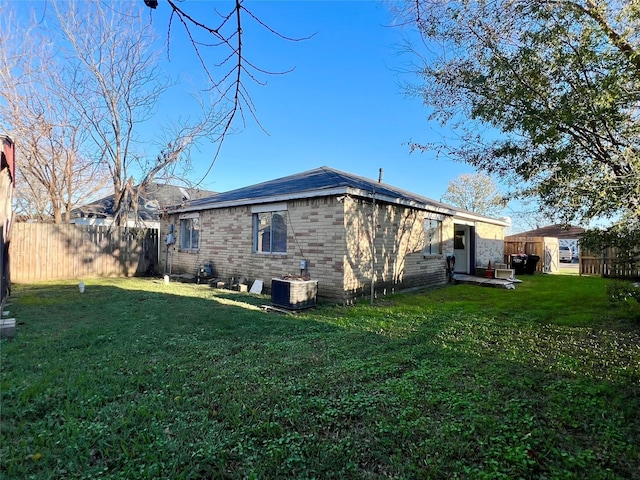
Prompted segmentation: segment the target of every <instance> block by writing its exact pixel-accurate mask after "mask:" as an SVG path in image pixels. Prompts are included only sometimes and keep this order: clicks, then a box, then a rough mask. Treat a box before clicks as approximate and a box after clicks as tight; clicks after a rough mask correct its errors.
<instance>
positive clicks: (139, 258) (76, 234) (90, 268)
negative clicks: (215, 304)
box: [9, 223, 159, 283]
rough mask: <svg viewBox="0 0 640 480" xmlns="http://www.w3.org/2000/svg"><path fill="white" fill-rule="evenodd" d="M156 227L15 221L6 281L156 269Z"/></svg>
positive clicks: (124, 273)
mask: <svg viewBox="0 0 640 480" xmlns="http://www.w3.org/2000/svg"><path fill="white" fill-rule="evenodd" d="M158 239H159V235H158V232H157V231H156V230H155V229H133V228H124V227H112V228H111V229H109V228H108V227H102V226H100V227H96V226H88V225H67V224H64V225H58V224H43V223H15V224H13V226H12V231H11V243H10V247H9V249H10V262H11V279H12V281H15V282H18V283H20V282H32V281H39V280H61V279H72V278H90V277H101V276H132V275H135V274H138V275H140V274H144V273H148V272H150V271H152V272H155V271H156V269H157V265H158Z"/></svg>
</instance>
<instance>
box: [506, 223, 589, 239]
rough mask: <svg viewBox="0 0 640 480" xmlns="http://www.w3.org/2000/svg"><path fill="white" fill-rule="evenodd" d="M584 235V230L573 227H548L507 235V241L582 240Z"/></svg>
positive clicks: (559, 225)
mask: <svg viewBox="0 0 640 480" xmlns="http://www.w3.org/2000/svg"><path fill="white" fill-rule="evenodd" d="M583 233H584V228H581V227H576V226H571V225H568V226H567V225H562V224H559V223H558V224H555V225H547V226H546V227H541V228H536V229H534V230H528V231H526V232H521V233H515V234H513V235H507V236H506V237H505V240H508V239H512V238H516V237H554V238H566V239H568V238H580V237H581V236H582V234H583Z"/></svg>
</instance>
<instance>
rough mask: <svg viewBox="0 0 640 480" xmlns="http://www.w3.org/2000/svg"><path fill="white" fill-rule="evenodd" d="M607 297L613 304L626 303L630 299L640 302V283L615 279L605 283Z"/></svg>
mask: <svg viewBox="0 0 640 480" xmlns="http://www.w3.org/2000/svg"><path fill="white" fill-rule="evenodd" d="M607 297H608V298H609V301H610V302H611V303H612V304H614V305H620V304H626V303H627V302H629V301H630V300H635V301H636V302H639V303H640V284H638V283H631V282H625V281H623V280H615V281H613V282H611V283H610V284H609V285H607Z"/></svg>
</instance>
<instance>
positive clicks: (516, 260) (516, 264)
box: [511, 253, 527, 275]
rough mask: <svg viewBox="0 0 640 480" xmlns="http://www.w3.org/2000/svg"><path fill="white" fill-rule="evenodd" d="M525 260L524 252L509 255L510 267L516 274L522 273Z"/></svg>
mask: <svg viewBox="0 0 640 480" xmlns="http://www.w3.org/2000/svg"><path fill="white" fill-rule="evenodd" d="M526 261H527V256H526V255H525V254H524V253H516V254H514V255H511V268H512V269H513V270H514V271H515V274H516V275H522V274H523V273H524V269H525V263H526Z"/></svg>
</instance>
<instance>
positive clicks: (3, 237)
mask: <svg viewBox="0 0 640 480" xmlns="http://www.w3.org/2000/svg"><path fill="white" fill-rule="evenodd" d="M0 140H1V141H2V150H1V151H0V269H1V270H0V275H1V277H0V311H2V308H3V306H4V302H5V299H6V297H7V295H8V294H9V291H10V289H11V285H10V280H11V278H10V274H9V273H10V270H9V266H10V265H9V242H10V240H11V223H12V219H13V210H12V202H13V189H14V185H15V178H16V177H15V146H14V143H13V141H12V140H11V139H10V138H9V137H8V136H6V135H0Z"/></svg>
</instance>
